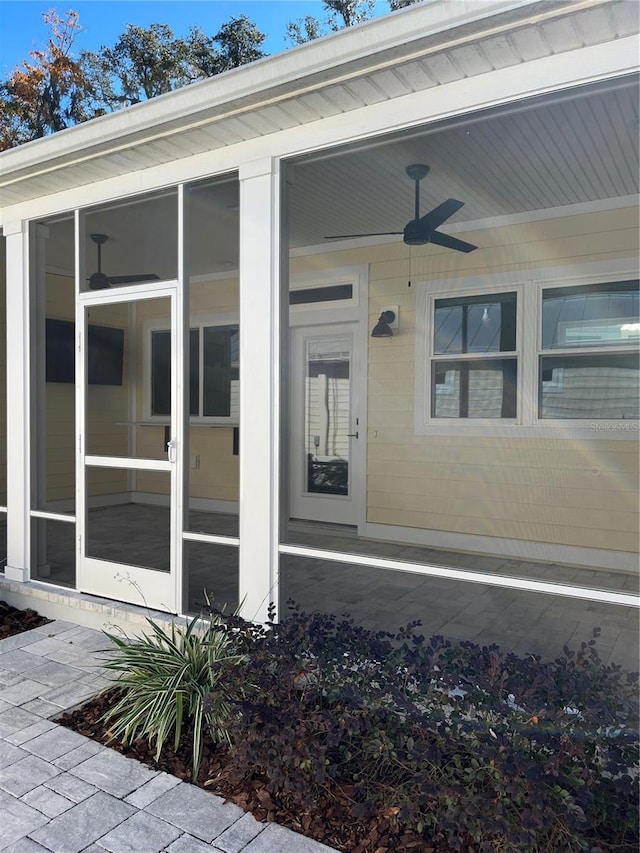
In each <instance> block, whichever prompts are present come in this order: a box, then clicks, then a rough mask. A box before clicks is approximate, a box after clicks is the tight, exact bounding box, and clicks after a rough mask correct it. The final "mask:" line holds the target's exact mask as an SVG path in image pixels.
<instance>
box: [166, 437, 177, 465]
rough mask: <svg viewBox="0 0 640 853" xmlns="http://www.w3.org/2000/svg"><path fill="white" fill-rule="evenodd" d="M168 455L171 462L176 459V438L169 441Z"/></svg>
mask: <svg viewBox="0 0 640 853" xmlns="http://www.w3.org/2000/svg"><path fill="white" fill-rule="evenodd" d="M167 456H168V457H169V462H175V461H176V440H175V438H172V439H171V440H170V441H168V442H167Z"/></svg>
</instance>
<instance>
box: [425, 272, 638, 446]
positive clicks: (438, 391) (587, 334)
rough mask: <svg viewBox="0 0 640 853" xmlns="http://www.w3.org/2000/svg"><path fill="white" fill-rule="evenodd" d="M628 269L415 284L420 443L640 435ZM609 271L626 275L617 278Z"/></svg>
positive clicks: (633, 296)
mask: <svg viewBox="0 0 640 853" xmlns="http://www.w3.org/2000/svg"><path fill="white" fill-rule="evenodd" d="M628 266H629V264H628V262H625V261H620V262H618V263H617V264H616V262H613V263H610V264H609V268H608V269H607V264H605V263H604V262H603V263H602V264H589V265H585V266H584V267H583V268H582V269H580V268H575V267H573V268H571V269H565V268H555V269H548V270H529V271H521V272H516V273H504V274H496V275H495V276H492V277H491V278H488V279H487V278H484V277H483V278H482V279H468V280H466V281H462V282H456V286H455V289H454V288H453V287H452V286H451V282H447V283H446V284H444V283H443V282H425V283H423V284H420V285H419V286H418V300H417V305H416V310H417V323H416V329H417V340H416V386H415V387H416V404H415V430H416V433H417V434H418V435H427V434H430V433H432V434H449V435H455V434H460V435H462V434H469V433H473V432H474V430H475V431H476V432H477V430H478V429H486V428H488V427H489V425H491V429H492V431H493V432H492V434H494V435H498V434H505V435H506V434H514V432H517V434H518V435H524V434H526V431H527V429H528V430H529V431H530V433H529V434H530V435H541V434H543V433H544V431H545V429H546V431H547V433H548V434H558V433H557V430H558V428H564V429H570V430H573V431H576V430H578V431H580V430H581V432H580V435H584V436H585V437H588V436H589V435H591V436H594V435H598V434H602V431H604V430H606V431H607V434H608V435H611V434H615V436H616V437H624V436H631V435H637V432H638V428H639V425H638V418H639V417H640V360H639V353H638V345H639V344H640V316H639V315H640V310H639V309H640V295H639V282H638V279H637V278H633V279H632V278H631V276H630V275H629V274H628ZM616 267H617V269H618V271H619V272H621V271H623V270H624V271H625V272H627V274H626V275H624V274H623V275H618V278H617V279H614V276H615V269H616ZM625 268H626V269H625ZM536 278H537V280H536ZM569 278H570V279H571V284H566V281H567V279H569ZM563 279H564V281H563ZM612 279H614V280H612ZM599 421H602V422H603V423H602V424H601V425H600V426H598V422H599ZM611 421H617V424H616V425H615V426H611V423H610V422H611ZM607 422H609V423H608V425H607ZM552 430H553V433H552V432H551V431H552ZM576 434H577V433H576Z"/></svg>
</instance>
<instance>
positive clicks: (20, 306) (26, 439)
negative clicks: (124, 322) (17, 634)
mask: <svg viewBox="0 0 640 853" xmlns="http://www.w3.org/2000/svg"><path fill="white" fill-rule="evenodd" d="M3 233H4V236H5V237H6V253H7V565H6V568H5V577H7V578H9V579H10V580H15V581H26V580H28V579H29V564H30V552H31V542H30V536H29V530H30V524H29V511H30V509H31V473H30V471H31V469H30V460H29V451H30V436H31V401H30V381H29V371H30V364H31V359H30V352H29V347H30V340H31V334H30V323H31V320H30V315H29V280H30V275H31V270H32V268H33V264H34V259H35V255H34V250H35V246H34V241H33V240H30V239H29V237H30V233H29V223H28V222H24V221H21V222H11V223H8V224H7V225H5V226H4V228H3Z"/></svg>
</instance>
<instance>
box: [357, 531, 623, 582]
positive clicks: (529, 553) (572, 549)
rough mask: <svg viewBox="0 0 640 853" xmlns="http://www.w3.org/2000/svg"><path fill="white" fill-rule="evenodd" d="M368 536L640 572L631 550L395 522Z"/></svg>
mask: <svg viewBox="0 0 640 853" xmlns="http://www.w3.org/2000/svg"><path fill="white" fill-rule="evenodd" d="M364 536H365V537H366V538H368V539H382V540H385V541H386V540H389V541H391V542H404V543H406V544H407V545H420V546H423V547H427V548H444V549H446V550H448V551H470V552H475V553H477V554H483V555H484V554H486V555H491V556H497V557H508V558H510V559H511V558H515V559H522V560H539V561H542V562H545V563H569V564H570V565H576V566H580V567H583V568H590V569H606V570H608V571H618V572H627V573H629V574H636V572H637V571H638V555H637V554H633V553H629V552H628V551H609V550H605V549H602V548H580V547H577V546H574V545H554V544H551V543H548V542H531V541H528V540H524V539H502V538H500V537H497V536H476V535H472V534H468V533H453V532H450V531H448V530H424V529H419V528H416V527H400V526H398V525H392V524H367V525H366V527H365V531H364Z"/></svg>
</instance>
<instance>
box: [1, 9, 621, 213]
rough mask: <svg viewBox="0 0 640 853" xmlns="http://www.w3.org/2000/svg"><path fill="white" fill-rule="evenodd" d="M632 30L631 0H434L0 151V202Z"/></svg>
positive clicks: (229, 142)
mask: <svg viewBox="0 0 640 853" xmlns="http://www.w3.org/2000/svg"><path fill="white" fill-rule="evenodd" d="M637 32H638V5H637V4H636V3H635V2H629V0H562V2H556V0H511V2H505V0H485V2H482V3H480V2H477V0H432V2H425V3H422V4H418V5H416V6H411V7H408V8H406V9H403V10H401V11H399V12H397V13H394V14H392V15H389V16H385V17H384V18H382V19H376V20H374V21H370V22H368V23H366V24H364V25H361V26H358V27H354V28H351V29H349V30H342V31H340V32H338V33H335V34H333V35H331V36H328V37H326V38H324V39H320V40H318V41H316V42H311V43H309V44H306V45H302V46H300V47H298V48H294V49H292V50H289V51H286V52H284V53H282V54H278V55H276V56H273V57H267V58H266V59H264V60H260V61H258V62H256V63H252V64H251V65H248V66H244V67H242V68H239V69H235V70H233V71H230V72H227V73H225V74H222V75H219V76H218V77H215V78H211V79H209V80H205V81H203V82H201V83H196V84H193V85H191V86H187V87H185V88H184V89H181V90H179V91H176V92H171V93H169V94H167V95H163V96H160V97H158V98H154V99H153V100H151V101H148V102H145V103H143V104H139V105H136V106H134V107H130V108H128V109H125V110H121V111H119V112H116V113H112V114H110V115H107V116H103V117H101V118H98V119H94V120H93V121H90V122H87V123H86V124H83V125H79V126H77V127H74V128H70V129H69V130H66V131H61V132H60V133H57V134H55V135H53V136H50V137H47V138H45V139H40V140H36V141H35V142H32V143H28V144H26V145H23V146H20V147H18V148H16V149H12V150H10V151H6V152H4V153H2V154H0V192H1V194H2V195H1V197H0V204H1V207H0V210H1V208H2V207H4V208H7V207H9V206H11V205H13V204H17V203H19V202H23V201H29V200H31V199H34V198H38V197H41V196H45V195H48V194H51V193H56V192H58V191H60V190H63V189H70V188H72V187H76V186H83V185H86V184H89V183H92V182H94V181H98V180H105V179H108V178H111V177H116V176H119V175H123V174H127V173H130V172H133V171H137V170H140V169H145V168H149V167H152V166H158V165H162V164H163V163H167V162H171V161H172V160H177V159H180V158H184V157H188V156H190V155H194V154H200V153H203V152H207V151H215V150H216V149H220V148H223V147H226V146H229V145H233V144H234V143H237V142H241V141H244V140H249V139H255V138H257V137H263V136H266V135H268V134H269V133H273V132H277V131H280V130H284V129H287V128H291V127H295V126H300V125H303V124H306V123H309V122H311V121H317V120H318V119H321V118H325V117H328V116H333V115H339V114H346V113H348V112H350V111H351V110H354V109H359V108H361V107H365V106H369V105H371V104H375V103H380V102H383V101H390V100H392V99H394V98H396V97H398V96H402V95H405V94H411V93H416V92H420V91H424V90H426V89H429V88H432V87H436V86H442V85H445V84H446V83H449V82H453V81H458V80H464V79H465V78H469V77H473V76H477V75H479V74H483V73H486V72H489V71H491V70H494V69H499V68H505V67H510V66H515V65H521V64H522V63H524V62H527V61H529V60H533V59H537V58H541V57H545V56H552V55H554V54H558V53H562V52H566V51H571V50H576V49H579V48H582V47H585V46H587V45H595V44H604V43H607V42H612V41H614V40H616V39H619V38H624V37H625V36H629V35H633V34H636V33H637Z"/></svg>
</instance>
